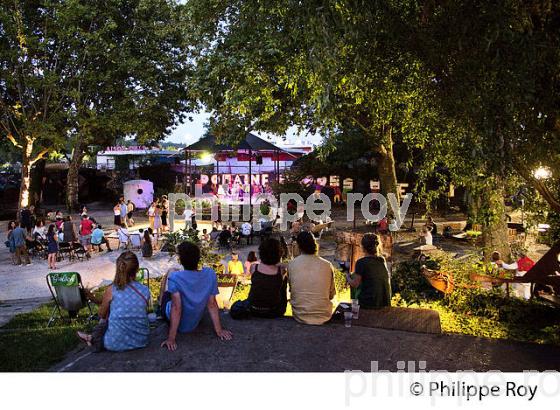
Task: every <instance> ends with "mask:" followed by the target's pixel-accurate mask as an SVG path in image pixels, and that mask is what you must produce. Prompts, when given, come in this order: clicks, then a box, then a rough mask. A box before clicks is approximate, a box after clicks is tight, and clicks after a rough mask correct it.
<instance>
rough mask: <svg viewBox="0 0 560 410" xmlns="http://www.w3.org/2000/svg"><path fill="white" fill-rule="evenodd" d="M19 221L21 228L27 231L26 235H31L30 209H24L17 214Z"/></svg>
mask: <svg viewBox="0 0 560 410" xmlns="http://www.w3.org/2000/svg"><path fill="white" fill-rule="evenodd" d="M19 220H20V223H21V224H23V225H21V227H22V228H23V229H25V230H26V231H27V233H28V234H29V233H31V228H33V222H32V213H31V208H29V207H27V206H26V207H24V208H23V209H22V210H21V211H20V213H19Z"/></svg>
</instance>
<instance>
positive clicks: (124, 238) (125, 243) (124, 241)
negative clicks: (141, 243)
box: [117, 229, 130, 249]
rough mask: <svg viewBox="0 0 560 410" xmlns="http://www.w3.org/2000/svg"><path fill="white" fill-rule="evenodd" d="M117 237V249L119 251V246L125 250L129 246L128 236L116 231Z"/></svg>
mask: <svg viewBox="0 0 560 410" xmlns="http://www.w3.org/2000/svg"><path fill="white" fill-rule="evenodd" d="M117 235H118V237H119V246H118V248H117V249H120V248H121V245H123V246H124V249H127V248H128V245H129V244H130V235H127V234H126V233H124V232H123V231H122V230H121V229H119V230H118V232H117Z"/></svg>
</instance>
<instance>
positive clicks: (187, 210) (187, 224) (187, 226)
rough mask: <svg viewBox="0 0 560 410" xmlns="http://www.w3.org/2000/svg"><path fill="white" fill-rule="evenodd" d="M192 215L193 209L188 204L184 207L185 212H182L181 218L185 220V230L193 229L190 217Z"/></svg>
mask: <svg viewBox="0 0 560 410" xmlns="http://www.w3.org/2000/svg"><path fill="white" fill-rule="evenodd" d="M193 215H194V212H193V209H192V208H191V206H190V204H186V205H185V210H184V211H183V218H184V219H185V229H189V230H191V229H193V226H192V216H193Z"/></svg>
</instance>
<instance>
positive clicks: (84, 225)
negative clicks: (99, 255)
mask: <svg viewBox="0 0 560 410" xmlns="http://www.w3.org/2000/svg"><path fill="white" fill-rule="evenodd" d="M92 231H93V222H92V221H91V219H89V217H88V216H87V214H86V215H82V221H81V222H80V242H81V243H82V246H83V247H84V248H85V249H86V252H91V233H92Z"/></svg>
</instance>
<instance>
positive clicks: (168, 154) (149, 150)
mask: <svg viewBox="0 0 560 410" xmlns="http://www.w3.org/2000/svg"><path fill="white" fill-rule="evenodd" d="M175 154H177V151H171V150H163V149H161V148H159V147H144V146H129V147H126V146H116V147H108V148H107V149H106V150H105V151H100V152H98V153H97V158H96V168H97V169H99V170H113V169H118V168H120V169H137V168H139V167H140V166H142V165H153V164H162V163H169V164H173V163H174V162H175V157H174V155H175Z"/></svg>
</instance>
